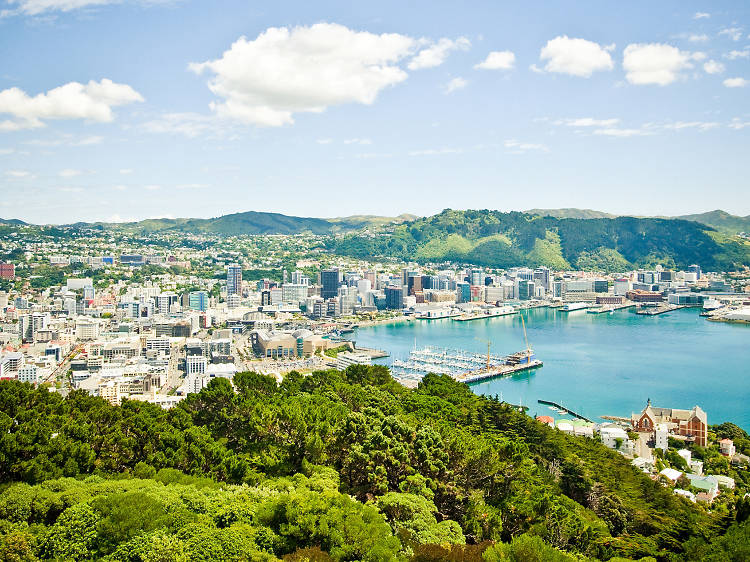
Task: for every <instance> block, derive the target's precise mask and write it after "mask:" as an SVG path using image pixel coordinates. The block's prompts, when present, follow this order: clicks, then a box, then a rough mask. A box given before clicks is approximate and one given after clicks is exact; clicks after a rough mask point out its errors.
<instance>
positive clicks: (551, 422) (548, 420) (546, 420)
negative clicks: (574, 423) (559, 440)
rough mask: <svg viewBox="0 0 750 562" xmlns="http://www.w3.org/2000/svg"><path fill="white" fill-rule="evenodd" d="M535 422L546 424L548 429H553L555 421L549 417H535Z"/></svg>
mask: <svg viewBox="0 0 750 562" xmlns="http://www.w3.org/2000/svg"><path fill="white" fill-rule="evenodd" d="M536 421H539V422H542V423H544V424H547V425H548V426H550V427H555V420H554V419H553V418H551V417H550V416H537V417H536Z"/></svg>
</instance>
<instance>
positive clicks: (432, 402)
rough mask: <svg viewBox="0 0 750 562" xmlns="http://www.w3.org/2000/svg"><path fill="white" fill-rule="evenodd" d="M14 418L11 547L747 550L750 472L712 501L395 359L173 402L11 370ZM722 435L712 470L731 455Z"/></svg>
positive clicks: (172, 556) (163, 553)
mask: <svg viewBox="0 0 750 562" xmlns="http://www.w3.org/2000/svg"><path fill="white" fill-rule="evenodd" d="M720 428H721V426H720V427H719V428H718V429H716V430H715V431H717V434H720V435H724V434H725V433H722V431H721V430H720ZM0 429H1V430H2V433H1V435H2V439H0V492H1V493H0V557H1V558H2V559H3V560H37V559H49V560H113V561H114V560H117V561H146V560H170V561H171V560H181V561H182V560H185V561H187V560H204V561H220V560H268V561H270V560H273V561H277V560H280V559H282V558H283V560H295V561H298V562H301V561H303V560H308V561H312V560H316V561H332V560H336V561H347V560H368V561H373V562H374V561H380V560H384V561H385V560H394V561H404V562H406V561H409V560H412V561H414V562H417V561H433V560H435V561H437V560H464V561H468V562H488V561H498V562H499V561H500V560H509V561H518V562H520V561H526V560H545V561H546V560H550V561H553V562H575V561H579V562H586V561H592V560H595V559H600V560H609V559H611V558H612V557H614V556H620V557H625V558H628V559H642V558H644V557H647V556H650V557H653V558H649V559H648V560H655V559H657V558H658V559H659V560H664V561H668V560H696V561H697V560H716V561H718V560H741V559H743V558H742V553H743V552H744V551H745V550H746V549H747V548H748V546H750V540H748V539H749V538H750V537H748V530H749V529H748V524H747V523H742V521H743V519H742V518H741V516H742V517H745V515H743V514H745V513H746V512H747V511H750V509H746V508H750V502H746V501H745V500H742V499H741V498H742V493H743V492H744V489H745V488H744V487H745V478H744V476H743V474H742V473H741V471H734V470H732V469H730V468H727V469H726V473H728V474H731V475H732V476H733V477H734V478H736V479H737V480H738V490H737V491H736V492H728V491H726V492H725V491H722V495H721V496H720V498H721V500H720V501H717V502H716V508H715V510H714V511H713V512H711V511H708V510H706V509H705V508H703V507H701V506H700V505H696V504H692V503H690V502H688V501H686V500H684V499H682V498H679V497H677V496H676V495H674V494H673V492H672V490H671V488H669V487H665V486H663V485H662V484H661V483H660V482H655V481H653V480H651V479H649V478H648V477H647V476H646V475H644V474H642V473H640V472H639V471H638V470H636V469H634V468H633V467H632V466H631V464H630V463H629V461H628V460H626V459H625V458H624V457H623V456H622V455H620V454H618V453H616V452H615V451H611V450H609V449H607V448H606V447H604V446H603V445H602V444H600V443H599V442H598V441H596V440H593V439H587V438H582V437H573V436H570V435H566V434H564V433H562V432H560V431H557V430H554V429H552V428H549V427H547V426H546V425H544V424H542V423H540V422H537V421H535V420H534V419H532V418H531V417H528V416H526V415H524V414H521V413H519V412H517V411H515V409H513V408H512V407H510V406H508V405H506V404H503V403H501V402H499V401H498V400H496V399H491V398H486V397H482V396H479V395H475V394H474V393H472V391H471V390H470V389H469V388H468V387H467V386H466V385H463V384H460V383H457V382H455V381H453V380H452V379H450V378H449V377H447V376H436V375H427V376H426V377H425V378H424V380H423V381H422V383H421V384H420V385H419V387H418V388H417V389H415V390H408V389H406V388H404V387H402V386H401V385H399V384H398V383H396V382H395V381H394V380H393V379H392V378H391V376H390V373H389V372H388V370H387V369H386V368H385V367H382V366H372V367H366V366H354V367H350V368H349V369H347V370H346V371H345V372H341V371H336V370H328V371H317V372H314V373H312V374H311V375H310V376H308V377H302V376H300V375H299V374H297V373H290V374H288V375H287V376H286V377H285V379H284V382H283V383H282V384H281V385H277V383H276V381H275V380H274V379H273V378H271V377H266V376H263V375H259V374H255V373H238V374H237V375H236V376H235V377H234V384H232V383H230V382H229V381H228V380H226V379H223V378H216V379H214V380H212V381H211V382H210V383H209V385H208V386H207V388H205V389H204V390H202V391H201V392H200V393H198V394H191V395H189V396H188V397H187V398H186V399H185V400H184V401H183V402H182V403H180V404H179V405H178V406H176V407H175V408H173V409H172V410H162V409H161V408H159V407H158V406H155V405H152V404H147V403H144V402H139V401H128V400H126V401H124V403H123V404H122V406H112V405H110V404H109V403H107V402H106V401H104V400H103V399H101V398H98V397H92V396H89V395H88V394H86V393H85V392H83V391H74V392H72V393H71V394H70V395H68V396H67V397H65V398H63V397H62V396H60V395H59V394H58V393H51V392H49V391H48V390H47V389H46V388H38V389H34V388H33V387H32V386H31V385H29V384H22V383H18V382H16V381H0ZM729 429H731V430H732V431H733V433H732V435H733V436H734V437H735V443H736V444H737V445H738V447H739V448H740V449H741V450H742V451H745V452H747V450H748V447H750V440H748V437H747V434H745V433H744V432H743V431H742V430H740V429H739V428H736V426H732V427H731V428H729ZM716 449H717V447H716V446H715V445H713V446H712V449H711V451H710V454H711V455H713V456H710V455H709V451H708V450H704V451H702V452H700V455H701V458H705V459H706V466H707V467H709V468H712V467H713V466H714V464H716V466H723V465H727V467H728V463H727V462H726V461H725V460H724V459H723V457H721V456H720V455H719V453H718V450H716ZM695 452H696V454H697V453H698V450H697V449H696V450H695ZM665 462H667V463H669V462H671V461H669V459H667V461H665ZM712 463H713V464H712ZM722 463H723V464H722ZM735 504H736V505H737V509H736V510H735ZM735 512H736V513H737V520H736V521H737V522H736V523H735V517H734V514H735ZM727 529H729V530H728V531H727ZM743 533H744V536H743ZM743 549H744V550H743Z"/></svg>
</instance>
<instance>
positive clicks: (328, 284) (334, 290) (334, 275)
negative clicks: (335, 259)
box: [320, 267, 341, 299]
mask: <svg viewBox="0 0 750 562" xmlns="http://www.w3.org/2000/svg"><path fill="white" fill-rule="evenodd" d="M320 284H321V289H320V296H321V297H323V298H324V299H331V298H333V297H335V296H337V295H338V294H339V285H340V284H341V273H340V272H339V270H338V268H337V267H334V268H333V269H324V270H323V271H321V272H320Z"/></svg>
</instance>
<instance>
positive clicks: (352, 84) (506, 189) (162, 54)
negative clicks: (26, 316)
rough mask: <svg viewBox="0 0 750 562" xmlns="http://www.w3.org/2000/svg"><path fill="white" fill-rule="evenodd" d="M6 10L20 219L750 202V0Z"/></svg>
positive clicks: (1, 2) (1, 54)
mask: <svg viewBox="0 0 750 562" xmlns="http://www.w3.org/2000/svg"><path fill="white" fill-rule="evenodd" d="M0 12H2V15H1V16H0V186H1V190H2V191H1V192H2V197H1V198H0V217H5V218H9V217H17V218H22V219H25V220H29V221H34V222H55V223H61V222H62V223H64V222H74V221H77V220H89V221H90V220H130V219H141V218H147V217H158V216H173V217H178V216H192V217H209V216H218V215H221V214H226V213H230V212H238V211H245V210H258V211H275V212H282V213H285V214H293V215H301V216H322V217H331V216H343V215H350V214H384V215H395V214H399V213H402V212H410V213H417V214H430V213H434V212H437V211H440V210H441V209H444V208H448V207H450V208H454V209H463V208H492V209H500V210H523V209H528V208H532V207H545V208H552V207H586V208H594V209H599V210H603V211H609V212H614V213H632V214H644V215H645V214H663V215H675V214H683V213H690V212H700V211H706V210H711V209H715V208H723V209H725V210H728V211H730V212H733V213H737V214H750V185H748V183H749V182H748V177H750V174H748V172H750V158H748V154H749V153H750V151H749V150H748V149H749V148H750V142H749V140H750V136H749V135H750V18H749V17H748V16H749V15H750V5H748V3H747V2H744V1H737V2H721V3H715V2H706V1H704V2H689V1H673V2H666V1H665V2H653V1H650V2H627V3H624V2H622V3H615V2H606V3H605V2H600V1H597V2H594V1H591V2H586V1H580V2H562V1H559V2H499V1H488V2H473V3H471V4H468V3H456V2H436V1H425V2H407V3H405V2H387V1H381V2H370V3H364V2H240V1H230V0H216V1H190V0H184V1H178V0H175V1H160V0H132V1H128V0H120V1H110V0H10V1H8V0H0ZM491 53H492V54H491Z"/></svg>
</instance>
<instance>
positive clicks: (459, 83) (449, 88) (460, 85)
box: [445, 76, 468, 94]
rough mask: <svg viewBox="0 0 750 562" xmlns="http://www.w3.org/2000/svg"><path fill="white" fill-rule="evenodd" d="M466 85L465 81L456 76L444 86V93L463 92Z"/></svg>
mask: <svg viewBox="0 0 750 562" xmlns="http://www.w3.org/2000/svg"><path fill="white" fill-rule="evenodd" d="M467 84H468V82H467V81H466V80H465V79H463V78H461V77H460V76H458V77H456V78H454V79H453V80H451V81H450V82H448V83H447V84H446V85H445V93H446V94H451V93H453V92H455V91H456V90H463V89H464V88H465V87H466V85H467Z"/></svg>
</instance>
